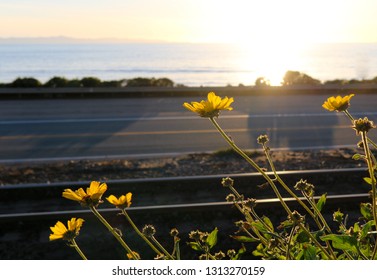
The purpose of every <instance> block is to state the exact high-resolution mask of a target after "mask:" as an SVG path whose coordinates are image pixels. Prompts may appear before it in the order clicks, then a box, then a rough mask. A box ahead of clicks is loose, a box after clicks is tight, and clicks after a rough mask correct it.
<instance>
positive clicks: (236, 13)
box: [0, 0, 377, 45]
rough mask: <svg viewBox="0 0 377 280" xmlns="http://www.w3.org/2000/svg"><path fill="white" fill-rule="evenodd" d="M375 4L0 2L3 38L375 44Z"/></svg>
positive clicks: (289, 0)
mask: <svg viewBox="0 0 377 280" xmlns="http://www.w3.org/2000/svg"><path fill="white" fill-rule="evenodd" d="M376 12H377V1H376V0H315V1H314V0H228V1H222V0H0V38H9V37H56V36H64V37H73V38H84V39H103V38H113V39H128V40H140V41H164V42H192V43H197V42H205V43H219V42H221V43H239V44H245V45H247V44H253V43H255V42H267V43H280V42H290V43H291V44H301V43H311V42H377V18H376V15H375V13H376Z"/></svg>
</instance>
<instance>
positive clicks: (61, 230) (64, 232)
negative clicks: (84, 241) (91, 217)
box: [50, 218, 84, 241]
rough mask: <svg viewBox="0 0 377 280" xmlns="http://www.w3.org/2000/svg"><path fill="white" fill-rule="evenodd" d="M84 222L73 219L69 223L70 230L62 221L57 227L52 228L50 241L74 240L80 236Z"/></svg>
mask: <svg viewBox="0 0 377 280" xmlns="http://www.w3.org/2000/svg"><path fill="white" fill-rule="evenodd" d="M83 222H84V220H83V219H81V218H79V219H76V218H72V219H71V220H69V221H68V223H67V225H68V228H67V227H66V226H65V225H64V224H63V223H62V222H60V221H58V222H57V223H56V224H55V226H53V227H50V229H51V231H52V233H51V234H50V241H53V240H56V239H64V240H72V239H74V238H75V237H76V236H77V235H79V231H80V228H81V226H82V224H83Z"/></svg>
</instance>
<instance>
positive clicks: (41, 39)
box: [0, 35, 377, 44]
mask: <svg viewBox="0 0 377 280" xmlns="http://www.w3.org/2000/svg"><path fill="white" fill-rule="evenodd" d="M91 42H92V43H93V42H95V43H144V44H242V42H224V41H218V42H217V41H213V42H210V41H169V40H153V39H141V38H118V37H101V38H79V37H71V36H63V35H57V36H7V37H5V36H0V43H91ZM308 43H309V44H376V43H377V41H318V42H315V41H313V42H308Z"/></svg>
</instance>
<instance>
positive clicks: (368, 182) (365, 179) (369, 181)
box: [363, 177, 372, 185]
mask: <svg viewBox="0 0 377 280" xmlns="http://www.w3.org/2000/svg"><path fill="white" fill-rule="evenodd" d="M363 179H364V181H365V182H366V183H367V184H368V185H372V179H371V178H370V177H364V178H363Z"/></svg>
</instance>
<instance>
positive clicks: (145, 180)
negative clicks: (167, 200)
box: [0, 167, 367, 191]
mask: <svg viewBox="0 0 377 280" xmlns="http://www.w3.org/2000/svg"><path fill="white" fill-rule="evenodd" d="M364 171H367V168H366V167H365V168H339V169H311V170H290V171H278V172H277V174H279V175H281V176H285V175H297V176H299V175H316V174H334V173H337V174H342V173H351V172H356V173H357V172H364ZM266 173H267V174H268V175H273V172H266ZM225 177H230V178H253V177H262V175H261V174H259V173H257V172H251V173H229V174H227V173H224V174H216V175H197V176H179V177H178V176H172V177H155V178H133V179H110V180H106V184H108V185H124V184H134V183H151V184H153V183H158V182H175V181H187V180H190V181H201V180H214V179H222V178H225ZM89 183H90V181H71V182H70V181H66V182H52V183H26V184H14V185H2V186H0V191H1V190H12V189H30V188H32V189H40V188H53V187H56V188H72V187H86V186H88V184H89Z"/></svg>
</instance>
